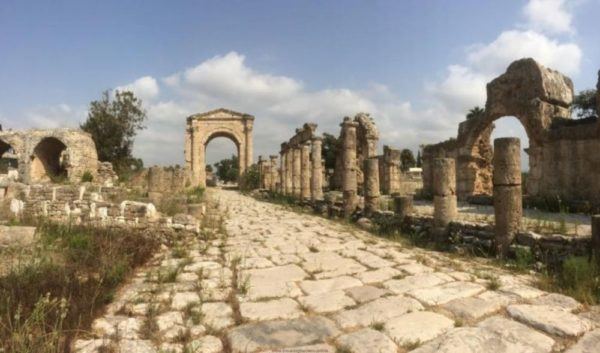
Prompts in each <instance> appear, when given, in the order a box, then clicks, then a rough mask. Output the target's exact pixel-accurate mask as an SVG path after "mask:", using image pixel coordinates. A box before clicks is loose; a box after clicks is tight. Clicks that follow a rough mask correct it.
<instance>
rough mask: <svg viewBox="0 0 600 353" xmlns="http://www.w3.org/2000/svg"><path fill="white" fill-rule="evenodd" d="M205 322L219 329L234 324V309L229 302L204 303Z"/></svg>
mask: <svg viewBox="0 0 600 353" xmlns="http://www.w3.org/2000/svg"><path fill="white" fill-rule="evenodd" d="M201 311H202V313H203V314H204V321H203V323H204V324H206V325H209V326H211V327H213V328H215V329H217V330H220V329H223V328H225V327H229V326H231V325H233V317H232V314H233V310H232V309H231V307H230V306H229V305H228V304H227V303H219V302H216V303H203V304H202V308H201Z"/></svg>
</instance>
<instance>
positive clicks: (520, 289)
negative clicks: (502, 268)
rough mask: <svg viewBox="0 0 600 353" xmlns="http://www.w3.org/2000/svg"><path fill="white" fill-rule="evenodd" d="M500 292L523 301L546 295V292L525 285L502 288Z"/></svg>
mask: <svg viewBox="0 0 600 353" xmlns="http://www.w3.org/2000/svg"><path fill="white" fill-rule="evenodd" d="M500 291H502V292H506V293H510V294H514V295H517V296H519V297H521V298H523V299H533V298H537V297H539V296H541V295H544V294H546V292H544V291H541V290H539V289H537V288H534V287H531V286H527V285H524V284H515V285H510V286H502V287H501V288H500Z"/></svg>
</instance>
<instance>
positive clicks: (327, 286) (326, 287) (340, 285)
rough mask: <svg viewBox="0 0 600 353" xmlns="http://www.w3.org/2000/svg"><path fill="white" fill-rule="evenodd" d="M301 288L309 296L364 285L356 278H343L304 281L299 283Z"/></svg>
mask: <svg viewBox="0 0 600 353" xmlns="http://www.w3.org/2000/svg"><path fill="white" fill-rule="evenodd" d="M299 285H300V288H302V290H303V291H304V292H306V293H307V294H309V295H312V294H321V293H327V292H332V291H336V290H342V289H346V288H351V287H356V286H361V285H362V283H361V282H360V281H359V280H357V279H356V278H353V277H349V276H342V277H337V278H331V279H321V280H316V281H302V282H300V283H299Z"/></svg>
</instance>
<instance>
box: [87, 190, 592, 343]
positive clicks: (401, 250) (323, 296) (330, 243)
mask: <svg viewBox="0 0 600 353" xmlns="http://www.w3.org/2000/svg"><path fill="white" fill-rule="evenodd" d="M214 197H215V198H216V199H218V200H219V204H220V212H221V213H222V214H227V220H226V221H225V226H224V228H225V229H222V231H223V233H226V234H217V236H216V239H213V240H210V241H209V242H208V243H207V242H205V241H203V240H200V239H189V240H188V241H187V242H185V244H182V245H180V246H178V247H175V248H174V249H164V251H163V252H162V253H161V254H158V255H157V257H156V259H155V261H153V262H152V263H151V264H150V265H149V266H148V267H147V268H144V269H142V270H141V271H139V273H138V274H137V275H136V276H135V278H134V279H133V280H132V281H131V283H129V284H128V285H127V286H126V287H125V288H123V290H122V291H121V292H120V294H119V295H118V296H117V298H116V300H115V302H114V303H113V304H111V306H110V308H109V310H108V312H107V314H106V315H105V316H104V317H103V318H100V319H98V320H96V322H95V323H94V327H93V332H92V335H93V337H94V338H90V339H86V340H80V341H78V342H77V344H76V346H77V347H76V348H77V351H78V352H86V353H87V352H90V353H91V352H102V349H104V348H100V347H109V346H110V347H112V348H113V350H114V351H119V349H120V351H121V352H138V353H146V352H148V353H150V352H169V351H173V352H199V353H217V352H248V353H250V352H287V353H291V352H304V353H308V352H311V353H316V352H318V353H323V352H332V353H334V352H338V353H342V352H343V353H346V352H353V353H357V352H365V353H371V352H381V353H387V352H390V353H397V352H405V351H411V352H419V353H424V352H431V353H433V352H456V353H459V352H460V353H465V352H474V353H475V352H477V353H483V352H490V353H491V352H494V353H499V352H511V353H512V352H552V351H562V350H567V351H568V352H597V351H595V349H597V347H598V346H599V344H600V329H599V327H600V318H599V314H598V313H599V311H597V310H595V311H594V310H592V311H590V309H585V310H584V309H582V307H581V305H580V304H579V303H577V302H576V301H575V300H573V299H572V298H569V297H565V296H562V295H558V294H549V293H546V292H543V291H540V290H538V289H535V288H533V287H532V286H530V285H529V284H528V283H529V282H528V281H529V278H527V277H526V276H517V275H514V274H510V273H507V272H503V271H501V270H498V269H496V268H494V267H490V266H486V265H485V264H484V263H483V262H480V261H477V262H476V261H472V262H467V260H457V259H452V258H450V257H446V256H444V255H440V254H438V253H435V252H429V251H425V250H422V249H414V248H406V247H403V246H402V245H400V244H398V243H393V242H390V241H387V240H383V239H379V238H376V237H374V236H372V235H369V234H367V233H364V232H362V231H358V230H356V229H354V228H351V227H348V226H345V225H343V224H340V223H336V222H332V221H329V220H326V219H322V218H319V217H316V216H312V215H303V214H298V213H294V212H291V211H287V210H285V209H284V208H283V207H280V206H276V205H272V204H268V203H263V202H259V201H256V200H254V199H252V198H249V197H246V196H242V195H240V194H239V193H236V192H234V191H223V190H217V191H215V194H214ZM185 349H187V350H185Z"/></svg>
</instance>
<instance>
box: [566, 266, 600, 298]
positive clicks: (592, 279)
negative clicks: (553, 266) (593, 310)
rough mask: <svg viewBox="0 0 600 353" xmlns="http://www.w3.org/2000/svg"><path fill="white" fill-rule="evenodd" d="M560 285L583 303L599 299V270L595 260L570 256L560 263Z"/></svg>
mask: <svg viewBox="0 0 600 353" xmlns="http://www.w3.org/2000/svg"><path fill="white" fill-rule="evenodd" d="M560 286H561V287H562V288H564V289H566V290H567V293H569V294H570V295H572V296H574V297H575V298H577V299H579V300H581V301H582V302H584V303H588V304H595V303H598V301H599V300H600V271H599V270H598V265H597V262H596V261H594V260H592V261H589V259H588V258H587V257H583V256H571V257H569V258H567V259H566V260H565V261H564V262H563V265H562V271H561V273H560Z"/></svg>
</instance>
